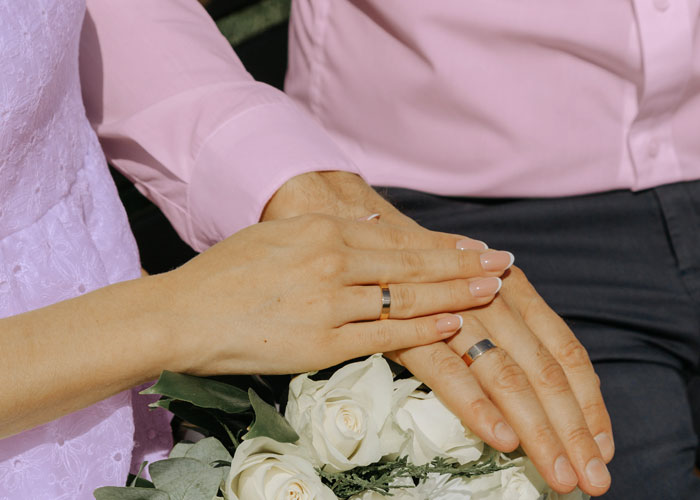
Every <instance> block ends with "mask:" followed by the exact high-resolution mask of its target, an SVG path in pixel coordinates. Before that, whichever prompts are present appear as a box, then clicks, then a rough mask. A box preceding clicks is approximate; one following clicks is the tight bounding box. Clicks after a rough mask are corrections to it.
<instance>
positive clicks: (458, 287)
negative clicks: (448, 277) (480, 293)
mask: <svg viewBox="0 0 700 500" xmlns="http://www.w3.org/2000/svg"><path fill="white" fill-rule="evenodd" d="M470 296H471V292H470V291H469V283H468V282H466V281H462V280H460V281H452V282H449V283H448V284H447V296H446V299H447V301H448V304H447V305H449V306H453V307H456V306H459V305H461V304H464V303H466V298H467V297H470Z"/></svg>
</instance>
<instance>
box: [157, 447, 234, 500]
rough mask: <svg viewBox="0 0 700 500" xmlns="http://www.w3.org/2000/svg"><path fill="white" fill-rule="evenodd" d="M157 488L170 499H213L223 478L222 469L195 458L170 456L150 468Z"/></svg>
mask: <svg viewBox="0 0 700 500" xmlns="http://www.w3.org/2000/svg"><path fill="white" fill-rule="evenodd" d="M148 470H149V472H150V473H151V478H152V479H153V484H155V485H156V488H158V489H160V490H163V491H165V492H167V493H168V494H169V495H170V500H211V499H212V498H214V497H215V496H216V494H217V492H218V491H219V486H220V485H221V481H222V480H223V471H222V469H214V468H213V467H209V466H208V465H206V464H204V463H202V462H200V461H199V460H196V459H194V458H185V457H183V458H169V459H167V460H161V461H160V462H155V463H153V464H151V466H150V467H149V468H148Z"/></svg>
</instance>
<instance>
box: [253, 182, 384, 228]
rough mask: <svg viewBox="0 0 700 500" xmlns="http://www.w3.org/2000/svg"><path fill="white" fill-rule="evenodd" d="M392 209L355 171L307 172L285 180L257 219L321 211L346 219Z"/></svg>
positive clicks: (294, 215) (280, 217) (279, 217)
mask: <svg viewBox="0 0 700 500" xmlns="http://www.w3.org/2000/svg"><path fill="white" fill-rule="evenodd" d="M375 212H378V213H381V214H382V215H385V214H388V213H390V212H396V213H398V212H397V211H396V209H395V208H394V207H393V206H392V205H391V204H390V203H388V202H387V201H386V200H384V199H383V198H382V197H381V196H379V194H378V193H377V192H376V191H375V190H374V189H372V187H371V186H369V185H368V184H367V183H366V182H365V181H364V179H362V177H360V176H359V175H357V174H353V173H350V172H342V171H328V172H309V173H306V174H302V175H298V176H296V177H293V178H292V179H290V180H289V181H287V182H286V183H285V184H284V185H283V186H282V187H281V188H280V189H279V190H278V191H277V192H276V193H275V194H274V195H273V197H272V198H271V199H270V201H269V202H268V204H267V206H266V207H265V210H264V211H263V214H262V217H261V220H262V221H266V220H275V219H286V218H290V217H296V216H299V215H303V214H307V213H324V214H329V215H335V216H338V217H343V218H347V219H358V218H361V217H366V216H367V215H369V214H371V213H375Z"/></svg>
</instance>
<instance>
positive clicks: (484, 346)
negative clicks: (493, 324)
mask: <svg viewBox="0 0 700 500" xmlns="http://www.w3.org/2000/svg"><path fill="white" fill-rule="evenodd" d="M495 347H496V345H495V344H494V343H493V342H491V341H490V340H489V339H483V340H480V341H479V342H477V343H476V344H474V345H473V346H471V347H470V348H469V349H468V350H467V353H466V354H465V355H464V356H462V359H463V360H464V361H465V362H466V363H467V366H471V364H472V363H473V362H474V361H476V359H477V358H478V357H479V356H481V355H482V354H484V353H485V352H488V351H490V350H491V349H493V348H495Z"/></svg>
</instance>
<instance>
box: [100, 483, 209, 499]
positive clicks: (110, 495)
mask: <svg viewBox="0 0 700 500" xmlns="http://www.w3.org/2000/svg"><path fill="white" fill-rule="evenodd" d="M94 495H95V498H96V499H97V500H172V498H170V495H168V494H167V493H166V492H165V491H161V490H154V489H153V488H128V487H126V486H124V487H116V486H104V487H102V488H97V489H96V490H95V493H94ZM212 497H213V495H212ZM212 497H209V498H208V499H207V500H211V498H212Z"/></svg>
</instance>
